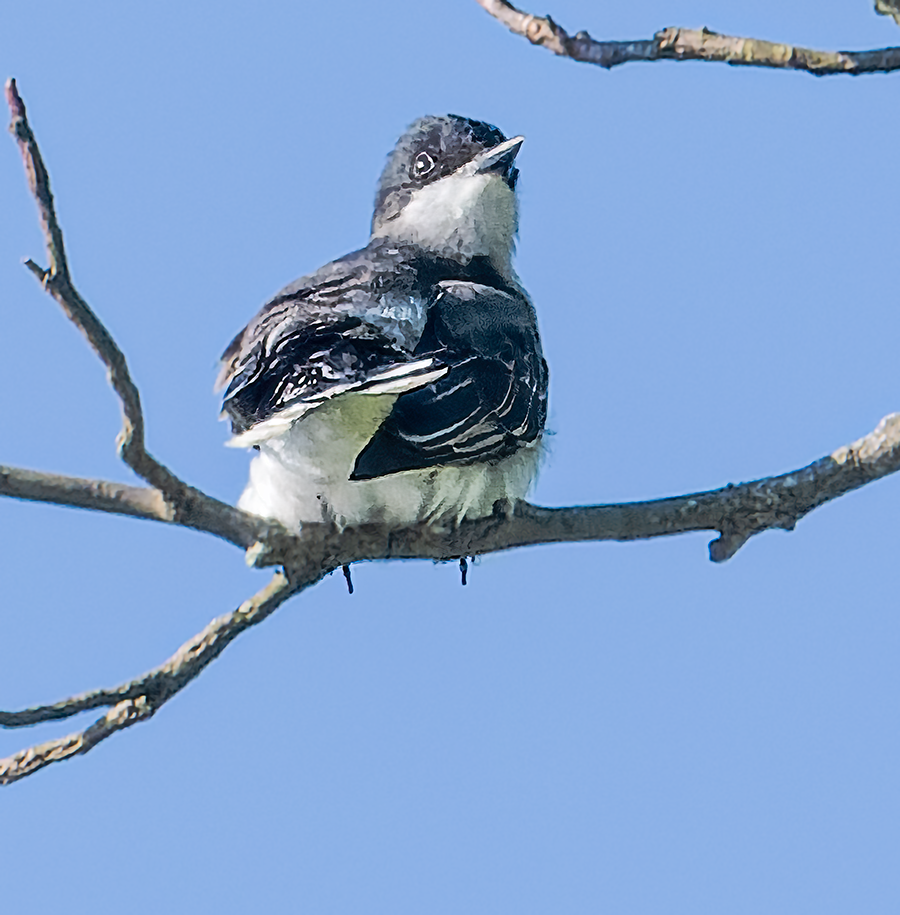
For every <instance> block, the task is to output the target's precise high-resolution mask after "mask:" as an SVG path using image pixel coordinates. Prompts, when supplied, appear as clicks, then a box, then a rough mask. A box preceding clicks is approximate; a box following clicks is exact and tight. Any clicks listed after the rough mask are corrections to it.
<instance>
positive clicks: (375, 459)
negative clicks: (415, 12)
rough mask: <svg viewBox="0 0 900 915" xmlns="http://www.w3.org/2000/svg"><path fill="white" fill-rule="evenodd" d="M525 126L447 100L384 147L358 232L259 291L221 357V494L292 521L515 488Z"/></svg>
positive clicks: (420, 511) (527, 434) (480, 501)
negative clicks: (240, 470)
mask: <svg viewBox="0 0 900 915" xmlns="http://www.w3.org/2000/svg"><path fill="white" fill-rule="evenodd" d="M523 141H524V137H521V136H516V137H513V138H511V139H507V138H506V137H505V136H504V134H503V133H502V132H501V131H500V130H498V129H497V128H496V127H494V126H493V125H491V124H488V123H486V122H484V121H479V120H474V119H471V118H467V117H462V116H459V115H452V114H450V115H443V116H427V117H422V118H419V119H418V120H417V121H415V122H413V123H412V124H411V125H410V127H409V128H408V129H407V131H406V132H405V133H404V134H403V135H402V136H401V137H400V139H399V140H398V141H397V144H396V146H395V147H394V149H393V151H392V152H391V153H390V154H389V155H388V158H387V162H386V164H385V166H384V169H383V172H382V174H381V178H380V180H379V182H378V186H377V191H376V195H375V207H374V213H373V217H372V224H371V235H370V240H369V243H368V244H367V245H366V246H365V247H364V248H362V249H360V250H358V251H354V252H352V253H350V254H347V255H345V256H343V257H340V258H338V259H337V260H335V261H332V262H331V263H329V264H326V265H325V266H324V267H321V268H320V269H319V270H316V271H315V272H314V273H311V274H308V275H306V276H303V277H301V278H300V279H298V280H296V281H294V282H293V283H291V284H290V285H288V286H286V287H285V288H284V289H282V290H281V291H280V292H279V293H278V294H277V295H275V296H274V297H273V298H272V299H271V300H269V301H268V302H267V303H266V304H265V305H263V307H262V308H261V310H260V311H259V313H258V314H257V315H256V316H255V317H254V318H253V319H252V320H251V321H250V323H249V324H248V325H247V326H246V327H245V328H244V329H243V330H242V331H241V332H240V333H239V334H237V336H236V337H235V338H234V339H233V340H232V342H231V343H230V344H229V346H228V347H227V348H226V350H225V352H224V353H223V355H222V358H221V363H220V372H219V376H218V381H217V389H220V390H221V389H223V390H224V399H223V410H222V415H223V418H227V419H230V421H231V428H232V438H231V440H230V441H229V442H228V443H227V444H229V445H231V446H233V447H237V448H252V449H254V450H255V452H256V453H255V455H254V456H253V458H252V460H251V464H250V474H249V482H248V483H247V486H246V488H245V490H244V492H243V494H242V495H241V497H240V500H239V501H238V507H239V508H241V509H243V510H245V511H248V512H252V513H254V514H257V515H261V516H264V517H267V518H271V519H274V520H276V521H279V522H281V523H282V524H284V525H285V526H286V527H288V528H290V529H292V530H297V529H298V528H301V527H302V526H303V524H305V523H312V522H330V523H332V524H334V525H336V526H337V527H338V528H339V529H344V528H346V527H348V526H351V525H359V524H367V523H381V524H389V525H393V526H408V525H413V524H417V523H421V522H427V523H430V524H434V525H441V526H449V527H453V526H458V525H459V524H460V523H461V522H462V521H463V519H465V518H477V517H485V516H489V515H491V514H493V513H495V512H496V511H498V510H504V509H508V507H509V506H512V505H513V504H514V503H515V502H516V501H517V500H519V499H522V498H524V497H525V495H526V493H527V491H528V489H529V487H530V486H531V484H532V482H533V480H534V478H535V476H536V474H537V471H538V468H539V464H540V461H541V456H542V445H541V443H542V437H543V433H544V426H545V423H546V418H547V386H548V369H547V363H546V361H545V359H544V357H543V353H542V349H541V341H540V336H539V333H538V326H537V319H536V315H535V310H534V307H533V305H532V302H531V299H530V298H529V296H528V294H527V293H526V292H525V290H524V288H523V286H522V284H521V282H520V280H519V278H518V276H517V274H516V272H515V271H514V269H513V266H512V256H513V252H514V247H515V239H516V235H517V231H518V202H517V193H516V185H517V180H518V176H519V172H518V169H517V168H516V165H515V161H516V156H517V154H518V152H519V150H520V148H521V146H522V143H523Z"/></svg>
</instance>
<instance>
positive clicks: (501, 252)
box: [372, 172, 519, 278]
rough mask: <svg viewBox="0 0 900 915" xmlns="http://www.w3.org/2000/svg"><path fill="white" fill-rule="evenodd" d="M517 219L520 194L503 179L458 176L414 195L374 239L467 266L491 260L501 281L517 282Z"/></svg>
mask: <svg viewBox="0 0 900 915" xmlns="http://www.w3.org/2000/svg"><path fill="white" fill-rule="evenodd" d="M518 216H519V214H518V206H517V201H516V195H515V192H514V191H513V190H512V189H511V188H510V187H509V185H508V184H507V183H506V181H505V180H504V179H503V178H502V177H501V176H500V175H497V174H475V175H471V174H469V175H467V174H464V173H461V172H454V173H453V174H452V175H448V176H447V177H446V178H441V179H440V181H435V182H434V183H433V184H429V185H426V186H425V187H423V188H419V189H418V190H416V191H414V192H413V195H412V198H411V199H410V201H409V202H408V203H407V204H406V206H405V207H403V209H402V210H401V211H400V212H399V213H398V214H397V215H396V216H395V217H394V218H393V219H388V220H385V221H384V222H382V223H380V224H379V225H376V227H375V228H374V229H373V231H372V237H373V238H379V237H384V238H390V239H391V240H393V241H398V242H406V243H412V244H415V245H418V246H419V247H421V248H425V249H426V250H428V251H432V252H433V253H435V254H438V255H440V256H442V257H449V258H453V259H454V260H459V261H462V262H464V263H465V262H468V261H470V260H471V259H472V258H473V257H479V256H481V257H488V258H490V260H491V262H492V263H493V265H494V267H495V268H496V270H497V271H498V272H499V273H500V274H501V275H502V276H504V277H508V278H512V277H513V276H514V274H513V270H512V264H511V258H512V252H513V247H514V243H515V235H516V230H517V228H518Z"/></svg>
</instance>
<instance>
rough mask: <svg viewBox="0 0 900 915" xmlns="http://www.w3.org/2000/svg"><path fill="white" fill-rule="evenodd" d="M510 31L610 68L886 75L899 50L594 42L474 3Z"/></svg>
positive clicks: (687, 40)
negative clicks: (671, 65) (702, 66)
mask: <svg viewBox="0 0 900 915" xmlns="http://www.w3.org/2000/svg"><path fill="white" fill-rule="evenodd" d="M476 2H477V3H478V4H479V5H480V6H481V7H483V8H484V9H485V10H486V11H487V12H488V13H490V15H491V16H493V17H494V18H495V19H497V20H499V21H500V22H502V23H503V24H504V25H505V26H506V27H507V28H508V29H509V30H510V31H511V32H514V33H515V34H516V35H521V36H522V37H523V38H527V39H528V40H529V41H530V42H531V43H532V44H536V45H540V46H541V47H544V48H547V50H548V51H552V52H553V53H554V54H558V55H559V56H560V57H569V58H571V59H572V60H577V61H580V62H581V63H587V64H596V65H597V66H598V67H604V68H605V69H607V70H609V69H611V68H612V67H617V66H619V65H620V64H627V63H633V62H635V61H654V60H705V61H710V62H718V63H727V64H733V65H735V66H749V67H771V68H775V69H781V70H805V71H806V72H807V73H812V74H813V75H814V76H831V75H834V74H837V73H844V74H850V75H851V76H858V75H859V74H861V73H885V72H889V71H891V70H900V48H897V47H895V48H879V49H877V50H874V51H815V50H812V49H811V48H798V47H795V46H794V45H789V44H777V43H775V42H771V41H762V40H760V39H758V38H736V37H732V36H730V35H720V34H719V33H718V32H711V31H710V30H709V29H706V28H703V29H679V28H666V29H663V30H662V31H660V32H657V33H656V34H655V35H654V36H653V38H652V39H650V40H649V41H648V40H642V41H596V40H595V39H593V38H591V36H590V35H588V33H587V32H585V31H581V32H579V33H578V34H577V35H575V36H570V35H569V34H568V33H567V32H566V30H565V29H564V28H563V27H562V26H560V25H558V24H557V23H556V22H554V21H553V19H551V18H550V16H544V17H542V16H532V15H531V14H530V13H523V12H522V11H521V10H519V9H517V8H516V7H515V6H513V5H512V4H511V3H509V2H508V0H476Z"/></svg>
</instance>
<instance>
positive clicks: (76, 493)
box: [0, 464, 290, 550]
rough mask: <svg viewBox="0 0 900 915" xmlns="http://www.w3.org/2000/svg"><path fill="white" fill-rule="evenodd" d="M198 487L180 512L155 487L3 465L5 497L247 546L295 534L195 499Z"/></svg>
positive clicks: (0, 479)
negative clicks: (171, 527) (164, 526)
mask: <svg viewBox="0 0 900 915" xmlns="http://www.w3.org/2000/svg"><path fill="white" fill-rule="evenodd" d="M196 492H198V491H197V490H194V489H191V488H190V487H186V492H185V493H184V494H183V495H182V500H181V504H180V505H179V509H178V511H177V513H176V512H173V511H172V507H171V506H170V505H169V503H167V502H166V500H165V499H164V497H163V494H162V493H161V492H160V491H159V490H158V489H153V488H152V487H149V486H128V485H127V484H125V483H115V482H112V481H110V480H92V479H85V478H84V477H69V476H64V475H62V474H56V473H44V472H42V471H39V470H28V469H26V468H23V467H4V466H3V465H2V464H0V496H11V497H12V498H14V499H25V500H27V501H29V502H49V503H51V504H53V505H68V506H70V507H71V508H86V509H90V510H92V511H99V512H108V513H109V514H112V515H128V516H130V517H132V518H143V519H144V520H146V521H163V522H165V523H168V524H176V525H179V526H180V527H190V528H193V529H194V530H198V531H203V532H204V533H207V534H213V535H214V536H216V537H221V538H222V539H223V540H227V541H228V542H229V543H233V544H234V545H235V546H237V547H240V548H241V549H244V550H245V549H247V548H248V547H249V546H250V545H251V544H253V543H255V542H256V541H258V540H260V539H266V538H267V537H269V536H270V535H271V534H272V533H273V532H277V533H279V534H280V535H281V536H290V535H289V534H288V532H287V531H285V530H284V529H283V528H282V527H281V526H280V525H279V524H277V523H276V522H273V521H269V520H267V519H265V518H260V517H258V516H257V515H251V514H248V513H247V512H244V511H241V510H240V509H239V508H234V507H233V506H231V505H227V504H226V503H225V502H219V501H217V500H216V499H212V498H210V497H209V496H205V495H203V494H202V493H200V494H199V495H200V496H202V498H197V499H194V498H191V495H190V494H191V493H196Z"/></svg>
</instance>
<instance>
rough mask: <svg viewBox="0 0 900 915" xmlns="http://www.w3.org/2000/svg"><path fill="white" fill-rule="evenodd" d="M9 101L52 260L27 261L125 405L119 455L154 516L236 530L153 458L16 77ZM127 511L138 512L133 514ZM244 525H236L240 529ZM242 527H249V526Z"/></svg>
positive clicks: (134, 392) (133, 391)
mask: <svg viewBox="0 0 900 915" xmlns="http://www.w3.org/2000/svg"><path fill="white" fill-rule="evenodd" d="M6 100H7V103H8V105H9V110H10V114H11V117H12V120H11V121H10V126H9V129H10V132H11V133H12V134H13V136H14V137H15V138H16V141H17V143H18V145H19V150H20V152H21V153H22V160H23V162H24V164H25V173H26V176H27V178H28V184H29V188H30V190H31V193H32V195H33V196H34V199H35V201H36V202H37V205H38V212H39V214H40V220H41V227H42V229H43V232H44V239H45V242H46V246H47V257H48V261H49V264H50V266H49V268H48V269H47V270H44V269H43V268H41V267H39V266H38V265H37V264H35V263H34V261H31V260H29V261H26V266H27V267H28V269H29V270H31V272H32V273H33V274H35V276H36V277H37V278H38V279H39V280H40V281H41V284H42V286H43V287H44V289H45V290H46V291H47V292H48V293H49V294H50V295H51V296H52V297H53V298H54V299H55V300H56V301H57V302H58V303H59V305H60V306H61V307H62V309H63V311H65V313H66V315H67V316H68V318H69V319H70V320H71V321H72V323H73V324H75V326H76V327H77V328H78V329H79V330H80V331H81V332H82V334H83V335H84V337H85V338H86V339H87V341H88V343H89V344H90V346H91V348H92V349H93V350H94V352H95V353H96V354H97V355H98V356H99V357H100V359H101V360H102V362H103V364H104V365H105V366H106V368H107V376H108V378H109V382H110V384H111V385H112V388H113V390H114V391H115V392H116V394H117V395H118V397H119V401H120V402H121V405H122V431H121V432H120V433H119V436H118V439H117V444H118V449H119V454H120V455H121V457H122V459H123V460H124V461H125V463H126V464H128V466H129V467H131V469H132V470H133V471H134V472H135V473H136V474H137V475H138V476H139V477H141V478H142V479H144V480H146V481H147V482H148V483H149V484H150V485H151V486H152V487H154V489H156V490H158V492H159V495H160V497H161V498H162V499H163V500H164V501H165V503H166V505H167V507H168V517H162V516H161V515H160V514H159V513H158V512H157V513H156V514H154V517H156V518H157V519H158V520H167V521H174V522H177V523H181V524H186V525H187V526H189V527H198V528H200V529H201V530H209V531H210V533H216V534H217V535H218V536H223V535H224V534H223V530H222V527H221V524H220V523H218V522H220V521H221V520H222V519H224V518H230V520H231V522H232V524H231V525H230V526H231V527H232V528H233V527H234V526H235V525H234V523H233V522H234V521H235V519H236V515H235V514H234V513H235V512H237V509H234V508H232V507H231V506H229V505H226V504H225V503H223V502H219V501H218V500H216V499H212V498H211V497H209V496H207V495H206V494H205V493H203V492H201V491H200V490H198V489H195V488H194V487H192V486H188V485H187V483H184V482H183V481H182V480H180V479H179V478H178V477H177V476H175V474H173V473H172V472H171V471H170V470H169V469H168V468H167V467H166V466H165V465H163V464H161V463H160V462H159V461H157V460H156V458H154V457H152V456H151V455H150V454H149V453H148V452H147V450H146V448H145V445H144V414H143V411H142V409H141V398H140V393H139V392H138V389H137V386H136V385H135V383H134V381H133V380H132V378H131V374H130V372H129V371H128V365H127V363H126V361H125V356H124V355H123V353H122V351H121V350H120V349H119V347H118V345H117V344H116V342H115V340H113V338H112V335H111V334H110V333H109V331H108V330H107V329H106V327H105V326H104V325H103V322H102V321H101V320H100V319H99V318H98V317H97V315H96V314H94V312H93V310H92V309H91V308H90V306H89V305H88V304H87V302H85V300H84V299H83V298H82V297H81V296H80V295H79V293H78V291H77V290H76V289H75V286H74V284H73V283H72V278H71V276H70V274H69V267H68V263H67V261H66V253H65V246H64V243H63V236H62V230H61V229H60V227H59V221H58V220H57V218H56V211H55V209H54V205H53V195H52V193H51V192H50V177H49V175H48V173H47V169H46V167H45V166H44V161H43V158H42V157H41V152H40V149H39V148H38V145H37V141H36V140H35V138H34V133H33V132H32V130H31V126H30V125H29V123H28V118H27V114H26V111H25V103H24V102H23V101H22V98H21V96H20V95H19V92H18V89H17V87H16V81H15V80H14V79H9V80H7V82H6ZM50 501H55V500H50ZM69 504H72V503H69ZM83 507H87V506H83ZM91 507H97V505H96V504H94V505H92V506H91ZM107 510H110V509H107ZM128 513H129V514H134V512H128ZM245 517H249V516H245ZM210 524H213V527H214V528H215V529H213V528H211V527H210V526H209V525H210ZM240 526H241V525H238V527H240ZM243 526H244V527H246V524H245V525H243ZM232 533H233V532H232ZM225 536H226V539H233V536H232V534H229V535H225ZM235 542H238V541H235ZM241 545H245V544H243V543H242V544H241Z"/></svg>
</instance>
